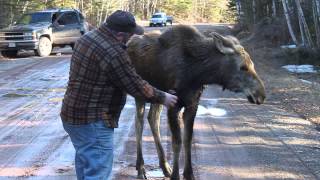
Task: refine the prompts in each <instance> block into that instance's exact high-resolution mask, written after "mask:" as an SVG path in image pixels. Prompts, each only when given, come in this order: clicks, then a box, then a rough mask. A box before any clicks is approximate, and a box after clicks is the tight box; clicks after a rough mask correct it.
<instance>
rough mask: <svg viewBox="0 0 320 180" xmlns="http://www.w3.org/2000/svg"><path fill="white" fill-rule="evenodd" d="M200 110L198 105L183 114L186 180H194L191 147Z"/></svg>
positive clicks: (189, 107) (187, 109) (184, 172)
mask: <svg viewBox="0 0 320 180" xmlns="http://www.w3.org/2000/svg"><path fill="white" fill-rule="evenodd" d="M197 109H198V104H196V105H192V106H188V107H187V108H185V110H184V113H183V121H184V136H183V145H184V150H185V154H184V155H185V164H184V171H183V177H184V178H185V179H186V180H194V179H195V177H194V174H193V170H192V160H191V146H192V135H193V124H194V118H195V116H196V113H197Z"/></svg>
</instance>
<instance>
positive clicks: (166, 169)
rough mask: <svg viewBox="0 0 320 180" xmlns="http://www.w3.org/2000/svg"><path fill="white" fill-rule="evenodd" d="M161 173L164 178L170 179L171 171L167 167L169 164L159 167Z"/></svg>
mask: <svg viewBox="0 0 320 180" xmlns="http://www.w3.org/2000/svg"><path fill="white" fill-rule="evenodd" d="M160 167H161V169H162V172H163V174H164V176H165V177H170V176H171V174H172V169H171V167H170V165H169V163H167V162H165V163H164V164H163V165H160Z"/></svg>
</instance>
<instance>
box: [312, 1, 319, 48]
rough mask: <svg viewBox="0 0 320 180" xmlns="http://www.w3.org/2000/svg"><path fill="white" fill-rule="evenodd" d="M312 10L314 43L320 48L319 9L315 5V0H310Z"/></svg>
mask: <svg viewBox="0 0 320 180" xmlns="http://www.w3.org/2000/svg"><path fill="white" fill-rule="evenodd" d="M312 3H313V4H312V7H313V8H312V10H313V21H314V29H315V33H316V44H317V47H318V48H320V27H319V23H320V21H319V11H318V6H317V0H313V1H312Z"/></svg>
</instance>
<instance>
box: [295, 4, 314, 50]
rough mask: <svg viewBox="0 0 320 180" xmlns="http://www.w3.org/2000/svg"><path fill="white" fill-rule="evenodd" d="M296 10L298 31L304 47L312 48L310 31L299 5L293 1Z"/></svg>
mask: <svg viewBox="0 0 320 180" xmlns="http://www.w3.org/2000/svg"><path fill="white" fill-rule="evenodd" d="M295 2H296V6H297V10H298V18H299V25H300V31H301V37H303V38H304V39H303V42H304V44H303V45H304V46H306V47H307V48H311V47H313V43H312V39H311V35H310V31H309V28H308V25H307V22H306V19H305V17H304V13H303V10H302V8H301V4H300V1H299V0H295Z"/></svg>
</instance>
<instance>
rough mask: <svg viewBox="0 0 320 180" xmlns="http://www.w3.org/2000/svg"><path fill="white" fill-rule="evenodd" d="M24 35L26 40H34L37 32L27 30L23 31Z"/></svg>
mask: <svg viewBox="0 0 320 180" xmlns="http://www.w3.org/2000/svg"><path fill="white" fill-rule="evenodd" d="M23 35H24V38H23V39H24V40H33V39H35V38H36V32H25V33H23Z"/></svg>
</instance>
